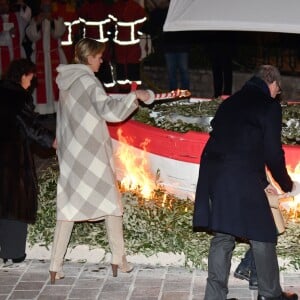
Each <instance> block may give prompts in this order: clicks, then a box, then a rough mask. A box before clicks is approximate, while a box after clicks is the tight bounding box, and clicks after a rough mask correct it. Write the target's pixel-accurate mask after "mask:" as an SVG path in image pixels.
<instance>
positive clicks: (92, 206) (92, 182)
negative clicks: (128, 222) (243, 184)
mask: <svg viewBox="0 0 300 300" xmlns="http://www.w3.org/2000/svg"><path fill="white" fill-rule="evenodd" d="M57 71H58V76H57V78H56V82H57V84H58V87H59V90H60V96H59V102H58V110H57V132H56V134H57V143H58V149H57V156H58V161H59V171H60V174H59V178H58V185H57V219H58V220H65V221H85V220H90V221H93V220H95V221H96V220H98V219H102V218H103V217H104V216H106V215H115V216H120V215H122V205H121V200H120V199H121V197H120V193H119V191H118V188H117V183H116V176H115V170H114V164H113V151H112V143H111V138H110V135H109V132H108V128H107V125H106V122H107V121H108V122H120V121H122V120H124V119H126V118H127V117H128V116H129V115H130V114H131V113H132V112H133V111H134V110H136V108H137V107H138V101H137V99H136V97H135V93H129V94H128V95H126V96H124V97H123V98H122V99H120V100H117V99H114V98H112V97H110V96H108V95H107V94H106V92H105V91H104V89H103V87H102V84H101V83H100V82H99V80H98V79H97V78H96V77H95V75H94V73H93V72H92V70H91V69H90V68H89V67H88V66H86V65H83V64H70V65H59V66H58V68H57Z"/></svg>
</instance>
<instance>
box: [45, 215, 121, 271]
mask: <svg viewBox="0 0 300 300" xmlns="http://www.w3.org/2000/svg"><path fill="white" fill-rule="evenodd" d="M73 226H74V222H68V221H56V227H55V233H54V240H53V244H52V250H51V261H50V268H49V269H50V271H54V272H58V273H60V274H61V275H62V276H63V273H62V272H63V271H62V266H63V261H64V257H65V254H66V251H67V248H68V244H69V241H70V237H71V233H72V229H73ZM105 226H106V232H107V237H108V241H109V246H110V250H111V253H112V258H111V263H112V264H117V265H121V264H122V259H123V257H124V255H125V247H124V238H123V218H122V217H117V216H106V217H105Z"/></svg>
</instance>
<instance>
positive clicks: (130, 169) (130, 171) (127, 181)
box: [116, 128, 156, 199]
mask: <svg viewBox="0 0 300 300" xmlns="http://www.w3.org/2000/svg"><path fill="white" fill-rule="evenodd" d="M117 134H118V140H119V142H120V143H119V147H118V149H117V153H116V155H117V157H118V158H119V159H120V161H121V163H122V166H123V171H124V178H123V179H122V181H121V187H122V188H124V189H125V190H139V191H140V193H141V194H142V195H143V196H144V197H145V198H147V199H149V198H151V196H152V193H153V191H154V190H155V188H156V184H155V178H154V176H153V175H152V173H151V171H150V167H149V165H148V160H147V151H146V147H147V145H148V144H149V143H150V139H145V140H144V142H143V143H141V145H140V146H141V147H142V149H143V150H142V151H139V152H135V151H134V149H133V147H132V146H130V137H124V136H123V131H122V129H121V128H119V129H118V131H117Z"/></svg>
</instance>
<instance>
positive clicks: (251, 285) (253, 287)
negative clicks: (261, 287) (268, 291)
mask: <svg viewBox="0 0 300 300" xmlns="http://www.w3.org/2000/svg"><path fill="white" fill-rule="evenodd" d="M257 289H258V282H257V277H256V276H255V277H254V276H250V280H249V290H257Z"/></svg>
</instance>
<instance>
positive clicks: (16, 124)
mask: <svg viewBox="0 0 300 300" xmlns="http://www.w3.org/2000/svg"><path fill="white" fill-rule="evenodd" d="M0 95H1V110H0V218H6V219H14V220H19V221H23V222H26V223H33V222H34V221H35V218H36V211H37V191H38V189H37V178H36V172H35V166H34V162H33V157H32V154H31V151H30V143H31V142H36V143H38V144H39V145H41V146H43V147H48V148H50V147H51V146H52V144H53V141H54V135H53V134H52V133H51V132H50V131H49V130H48V129H46V128H43V127H42V126H41V125H40V124H39V122H38V114H36V113H35V112H34V111H33V109H34V106H33V104H32V97H31V95H30V94H29V92H27V91H26V90H25V89H23V88H22V86H21V85H20V84H17V83H14V82H11V81H1V82H0Z"/></svg>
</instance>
